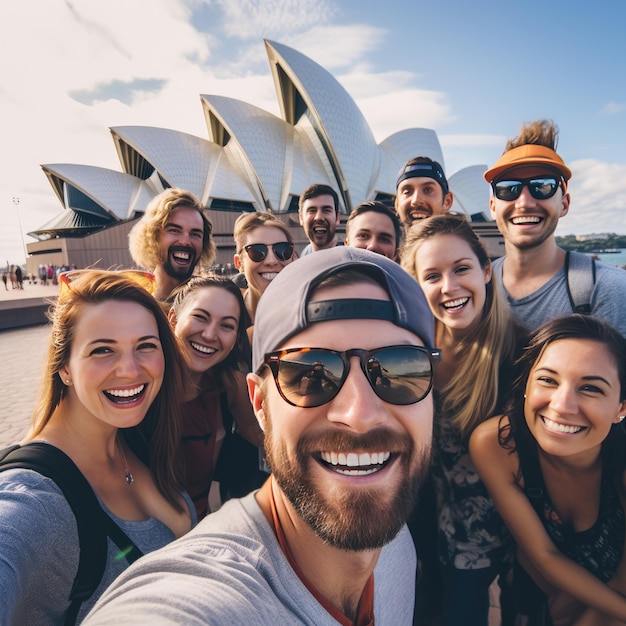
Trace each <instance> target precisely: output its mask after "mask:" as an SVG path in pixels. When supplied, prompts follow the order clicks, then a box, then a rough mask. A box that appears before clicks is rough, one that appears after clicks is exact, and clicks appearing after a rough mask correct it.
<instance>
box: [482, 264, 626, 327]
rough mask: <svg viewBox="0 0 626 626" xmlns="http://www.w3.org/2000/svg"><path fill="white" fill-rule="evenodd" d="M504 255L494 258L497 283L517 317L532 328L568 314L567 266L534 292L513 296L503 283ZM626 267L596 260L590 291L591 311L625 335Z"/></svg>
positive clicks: (569, 307) (569, 306) (569, 310)
mask: <svg viewBox="0 0 626 626" xmlns="http://www.w3.org/2000/svg"><path fill="white" fill-rule="evenodd" d="M503 262H504V257H500V258H499V259H496V260H495V261H494V262H493V271H494V273H495V275H496V276H497V279H498V284H499V285H500V287H501V288H502V292H503V293H504V295H505V296H506V299H507V301H508V303H509V305H510V307H511V311H512V312H513V316H514V317H515V319H516V320H517V321H518V322H519V323H520V324H521V325H522V326H524V327H526V328H527V329H528V330H529V331H532V330H534V329H535V328H538V327H539V326H541V325H542V324H544V323H546V322H549V321H550V320H553V319H555V318H557V317H560V316H562V315H569V314H571V313H572V312H573V311H572V306H571V303H570V301H569V297H568V294H567V280H566V277H565V269H564V268H563V267H562V268H561V269H560V270H559V271H558V272H557V273H556V274H555V275H554V276H553V277H552V278H551V279H550V280H548V281H547V282H546V283H545V284H543V285H542V286H541V287H539V289H537V290H536V291H535V292H533V293H531V294H529V295H528V296H524V297H523V298H518V299H514V298H511V297H510V296H509V294H508V293H507V291H506V289H505V288H504V286H503V284H502V264H503ZM625 311H626V271H625V270H622V269H620V268H618V267H613V266H611V265H606V264H605V263H598V262H596V282H595V285H594V288H593V292H592V294H591V315H593V316H594V317H598V318H599V319H602V320H604V321H605V322H608V323H609V324H611V326H613V327H615V328H616V329H617V330H619V331H620V333H622V335H624V336H625V337H626V314H625Z"/></svg>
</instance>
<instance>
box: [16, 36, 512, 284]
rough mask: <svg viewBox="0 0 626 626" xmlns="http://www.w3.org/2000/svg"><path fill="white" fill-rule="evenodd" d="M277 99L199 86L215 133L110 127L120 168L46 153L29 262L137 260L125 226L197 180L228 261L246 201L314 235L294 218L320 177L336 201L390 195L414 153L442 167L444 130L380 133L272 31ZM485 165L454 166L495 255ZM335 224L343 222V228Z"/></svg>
mask: <svg viewBox="0 0 626 626" xmlns="http://www.w3.org/2000/svg"><path fill="white" fill-rule="evenodd" d="M265 48H266V51H267V55H268V59H269V64H270V68H271V73H272V77H273V79H274V85H275V88H276V92H277V97H278V101H279V105H280V112H281V116H280V117H277V116H275V115H273V114H272V113H269V112H267V111H265V110H263V109H260V108H258V107H256V106H254V105H252V104H248V103H246V102H242V101H240V100H236V99H232V98H227V97H223V96H215V95H205V94H203V95H201V105H202V108H203V111H204V117H205V119H206V127H207V138H202V137H196V136H193V135H189V134H187V133H182V132H178V131H176V130H171V129H166V128H155V127H146V126H119V127H113V128H111V129H110V131H111V134H112V137H113V143H114V145H115V149H116V150H117V154H118V156H119V160H120V164H121V171H114V170H110V169H105V168H100V167H92V166H89V165H77V164H65V163H64V164H58V163H57V164H45V165H42V166H41V167H42V169H43V171H44V172H45V174H46V176H47V177H48V179H49V181H50V183H51V185H52V187H53V189H54V191H55V193H56V195H57V197H58V199H59V201H60V203H61V204H62V205H63V210H62V212H61V213H60V214H59V215H58V216H57V217H56V218H54V219H53V220H51V221H50V222H48V223H47V224H45V225H44V226H42V227H41V228H39V229H38V230H36V231H33V232H30V233H28V234H29V235H30V236H31V237H33V238H35V239H37V241H36V242H34V243H30V244H28V246H27V250H28V254H29V258H28V259H27V268H28V271H29V272H31V271H34V269H32V268H36V267H37V266H38V265H39V264H41V263H45V264H50V265H58V266H62V265H75V266H77V267H86V266H89V265H94V264H98V266H99V267H112V266H126V267H128V266H132V260H131V258H130V255H129V253H128V246H127V235H128V232H129V230H130V228H131V227H132V225H133V223H134V221H135V220H136V219H137V218H138V217H139V216H140V215H141V214H142V212H143V211H144V209H145V207H146V206H147V205H148V203H149V202H150V200H151V199H152V198H153V197H154V196H155V195H157V194H158V193H160V192H161V191H163V190H164V189H165V188H167V187H180V188H183V189H187V190H189V191H191V192H192V193H193V194H194V195H196V196H197V197H198V198H199V199H200V200H201V201H202V202H203V203H204V204H205V205H206V207H207V211H208V214H209V218H210V219H211V221H212V222H213V225H214V233H215V240H216V244H217V248H218V257H217V262H218V263H221V264H223V265H226V263H229V262H232V258H233V254H234V252H235V249H234V241H233V238H232V227H233V224H234V221H235V219H236V218H237V216H238V215H239V214H240V213H241V212H242V211H263V210H271V211H272V212H274V213H275V214H277V215H279V217H280V218H281V219H282V220H283V221H284V222H285V223H286V224H287V225H288V226H289V227H290V228H292V229H293V235H294V239H295V241H296V243H297V249H298V250H300V249H301V248H302V247H304V245H305V244H306V243H307V240H306V237H305V235H304V232H303V231H302V228H301V227H300V226H299V224H298V214H297V210H298V198H299V195H300V194H301V193H302V192H303V191H304V189H305V188H306V187H307V186H308V185H310V184H311V183H313V182H316V183H326V184H328V185H331V186H332V187H334V188H335V189H336V190H337V192H338V193H339V204H340V211H341V212H342V213H345V214H347V213H349V212H350V210H351V209H352V207H354V206H356V205H358V204H360V203H362V202H364V201H366V200H380V201H383V202H385V203H387V204H390V205H392V204H393V198H394V194H395V181H396V176H397V173H398V171H399V169H400V168H401V167H402V166H403V165H404V164H405V163H406V161H407V160H408V159H410V158H412V157H414V156H418V155H424V156H429V157H431V158H433V159H435V160H437V161H439V162H440V163H441V164H442V165H444V167H445V160H444V158H443V154H442V150H441V146H440V144H439V140H438V138H437V135H436V133H435V132H434V131H433V130H430V129H424V128H409V129H406V130H402V131H399V132H397V133H394V134H393V135H391V136H390V137H387V138H386V139H385V140H384V141H382V142H380V143H376V141H375V139H374V136H373V134H372V131H371V129H370V127H369V125H368V124H367V122H366V120H365V118H364V117H363V114H362V113H361V111H360V109H359V108H358V107H357V105H356V103H355V102H354V100H353V99H352V98H351V97H350V95H349V94H348V93H347V91H346V90H345V89H344V88H343V87H342V86H341V85H340V84H339V83H338V81H337V80H336V79H335V78H334V77H333V76H332V75H331V74H330V73H329V72H327V71H326V70H325V69H324V68H323V67H321V66H320V65H318V64H317V63H315V62H313V61H312V60H311V59H309V58H308V57H306V56H305V55H303V54H301V53H300V52H298V51H296V50H294V49H292V48H289V47H287V46H284V45H282V44H279V43H275V42H272V41H267V40H266V41H265ZM485 169H486V166H485V165H475V166H471V167H467V168H464V169H462V170H460V171H458V172H456V173H455V174H452V175H451V176H450V175H448V181H449V184H450V189H451V190H452V191H453V192H454V197H455V200H454V205H453V207H452V209H453V210H454V211H464V212H466V213H467V214H469V215H471V216H472V219H473V221H475V222H476V227H477V229H478V230H479V231H481V232H480V234H481V236H483V238H484V239H485V241H486V243H487V245H488V247H489V249H490V252H491V253H492V256H498V255H499V254H501V250H500V249H499V236H498V231H497V229H496V227H495V223H494V222H490V221H489V220H488V219H487V218H486V214H488V205H489V190H488V186H487V185H485V182H484V180H483V178H482V174H483V172H484V171H485ZM338 232H339V229H338Z"/></svg>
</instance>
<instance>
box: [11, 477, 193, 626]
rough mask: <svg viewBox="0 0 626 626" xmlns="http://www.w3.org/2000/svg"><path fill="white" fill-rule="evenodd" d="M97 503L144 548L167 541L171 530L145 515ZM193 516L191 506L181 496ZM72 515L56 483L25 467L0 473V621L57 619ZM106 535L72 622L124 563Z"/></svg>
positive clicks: (73, 532)
mask: <svg viewBox="0 0 626 626" xmlns="http://www.w3.org/2000/svg"><path fill="white" fill-rule="evenodd" d="M100 505H101V506H102V508H103V509H104V510H105V512H106V513H108V515H109V516H110V517H111V518H112V519H113V520H114V521H115V523H116V524H117V525H118V526H119V527H120V528H121V529H122V530H123V531H124V532H125V533H126V535H128V537H129V538H130V539H131V540H132V541H133V543H134V544H135V545H136V546H137V547H138V548H139V549H140V550H141V551H142V552H143V553H144V554H146V553H148V552H152V551H153V550H156V549H157V548H161V547H162V546H164V545H165V544H167V543H169V542H170V541H172V540H173V539H174V538H175V537H174V535H173V533H172V531H171V530H170V529H169V528H168V527H167V526H166V525H165V524H163V523H162V522H161V521H159V520H157V519H154V518H150V519H147V520H145V521H140V522H129V521H126V520H122V519H120V518H119V517H116V516H115V515H114V514H113V513H111V512H110V511H109V510H108V509H107V508H106V507H105V506H104V505H103V503H102V502H100ZM187 505H188V506H189V507H190V511H191V510H192V509H193V513H192V516H193V517H194V519H195V509H194V507H193V505H192V503H191V500H189V499H188V498H187ZM79 547H80V543H79V539H78V528H77V526H76V518H75V516H74V513H73V511H72V509H71V508H70V505H69V504H68V502H67V500H66V499H65V497H64V496H63V493H62V492H61V490H60V489H59V488H58V487H57V485H56V483H55V482H54V481H53V480H52V479H50V478H46V477H44V476H42V475H41V474H38V473H37V472H34V471H31V470H19V469H16V470H5V471H4V472H0V624H3V625H8V624H15V625H17V624H19V625H22V624H37V626H43V625H45V624H62V623H63V619H64V615H65V613H66V611H67V609H68V608H69V606H70V602H69V595H70V590H71V589H72V584H73V583H74V578H75V577H76V572H77V570H78V561H79V553H80V549H79ZM119 552H120V551H119V548H118V547H117V546H116V545H115V544H114V543H113V542H112V541H111V540H110V539H109V541H108V554H107V563H106V568H105V571H104V576H103V577H102V581H101V582H100V585H99V587H98V588H97V589H96V591H95V592H94V594H93V596H92V597H91V598H90V599H89V600H87V601H86V602H84V603H83V604H82V606H81V608H80V611H79V613H78V620H77V621H78V622H80V620H81V618H82V617H84V616H85V614H86V613H87V611H88V610H89V609H90V608H91V607H92V606H93V604H94V603H95V601H96V600H97V599H98V597H99V596H100V595H101V594H102V592H103V591H104V590H105V589H106V588H107V587H108V586H109V585H110V584H111V582H113V580H114V579H115V578H116V577H117V576H118V575H119V574H121V573H122V572H123V571H124V570H125V569H126V568H127V567H128V561H127V560H126V559H125V558H124V557H123V556H122V557H121V558H120V554H119Z"/></svg>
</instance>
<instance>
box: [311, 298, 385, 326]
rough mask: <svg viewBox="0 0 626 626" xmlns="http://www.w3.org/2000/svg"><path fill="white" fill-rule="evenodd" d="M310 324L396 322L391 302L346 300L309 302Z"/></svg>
mask: <svg viewBox="0 0 626 626" xmlns="http://www.w3.org/2000/svg"><path fill="white" fill-rule="evenodd" d="M306 318H307V322H308V323H309V324H313V323H314V322H325V321H328V320H386V321H388V322H394V323H395V322H396V316H395V314H394V310H393V306H392V304H391V302H389V300H366V299H358V298H345V299H341V300H321V301H319V302H309V303H308V304H307V306H306Z"/></svg>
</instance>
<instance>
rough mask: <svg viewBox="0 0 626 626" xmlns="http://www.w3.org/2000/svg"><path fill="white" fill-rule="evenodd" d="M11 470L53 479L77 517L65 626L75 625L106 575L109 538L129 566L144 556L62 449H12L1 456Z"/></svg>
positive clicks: (36, 446) (3, 465)
mask: <svg viewBox="0 0 626 626" xmlns="http://www.w3.org/2000/svg"><path fill="white" fill-rule="evenodd" d="M8 469H29V470H33V471H35V472H37V473H38V474H41V475H42V476H46V477H47V478H51V479H52V480H53V481H54V482H55V483H56V485H57V486H58V487H59V489H60V490H61V492H62V493H63V495H64V496H65V499H66V500H67V502H68V504H69V505H70V507H71V509H72V511H73V513H74V517H75V518H76V526H77V528H78V538H79V543H80V559H79V563H78V571H77V573H76V577H75V578H74V584H73V585H72V590H71V592H70V597H69V600H70V601H71V604H70V607H69V609H68V611H67V613H66V616H65V623H66V624H74V623H75V622H76V616H77V615H78V611H79V609H80V606H81V605H82V603H83V602H84V601H85V600H87V599H89V598H90V597H91V596H92V595H93V593H94V591H95V590H96V589H97V587H98V585H99V584H100V581H101V580H102V576H103V575H104V570H105V567H106V560H107V536H108V537H111V539H112V540H113V541H114V542H115V544H116V545H117V546H118V547H119V548H120V550H121V551H122V553H123V554H124V556H125V558H126V560H127V561H128V562H129V563H132V562H133V561H135V560H136V559H138V558H139V557H140V556H142V553H141V551H140V550H139V549H138V548H137V546H135V544H134V543H133V542H132V541H131V540H130V539H129V538H128V537H127V536H126V534H125V533H124V531H122V529H121V528H119V526H118V525H117V524H116V523H115V522H114V521H113V520H112V519H111V518H110V517H109V516H108V515H107V514H106V513H105V512H104V511H103V510H102V507H101V506H100V503H99V502H98V499H97V497H96V495H95V493H94V491H93V489H92V488H91V485H90V484H89V482H88V481H87V479H86V478H85V477H84V476H83V475H82V473H81V471H80V470H79V469H78V468H77V467H76V465H75V464H74V462H73V461H72V460H71V459H70V457H69V456H67V455H66V454H65V453H64V452H63V451H62V450H60V449H59V448H57V447H55V446H52V445H50V444H48V443H44V442H32V443H29V444H27V445H25V446H11V447H10V448H8V449H6V450H4V451H3V453H2V454H0V471H2V470H8Z"/></svg>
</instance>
